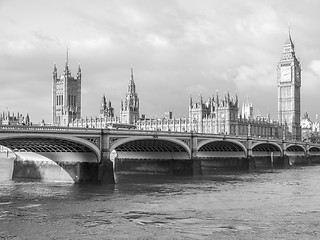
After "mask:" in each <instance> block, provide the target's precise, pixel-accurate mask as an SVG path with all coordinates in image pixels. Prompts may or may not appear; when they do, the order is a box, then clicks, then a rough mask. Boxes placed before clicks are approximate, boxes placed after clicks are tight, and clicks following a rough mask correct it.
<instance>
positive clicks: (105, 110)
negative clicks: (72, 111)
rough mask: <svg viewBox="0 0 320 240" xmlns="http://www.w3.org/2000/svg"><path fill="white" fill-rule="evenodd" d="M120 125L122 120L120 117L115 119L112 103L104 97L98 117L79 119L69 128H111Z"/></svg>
mask: <svg viewBox="0 0 320 240" xmlns="http://www.w3.org/2000/svg"><path fill="white" fill-rule="evenodd" d="M119 123H120V119H119V117H115V115H114V108H113V107H112V104H111V101H110V100H108V101H107V100H106V96H105V95H103V97H102V100H101V105H100V114H99V116H98V117H84V118H77V119H75V120H74V121H73V122H71V123H69V126H70V127H81V128H110V127H113V126H114V125H115V124H119Z"/></svg>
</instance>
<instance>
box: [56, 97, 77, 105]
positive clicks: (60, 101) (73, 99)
mask: <svg viewBox="0 0 320 240" xmlns="http://www.w3.org/2000/svg"><path fill="white" fill-rule="evenodd" d="M76 101H77V98H76V96H74V95H69V96H68V105H69V106H76ZM56 103H57V105H63V95H58V96H57V99H56Z"/></svg>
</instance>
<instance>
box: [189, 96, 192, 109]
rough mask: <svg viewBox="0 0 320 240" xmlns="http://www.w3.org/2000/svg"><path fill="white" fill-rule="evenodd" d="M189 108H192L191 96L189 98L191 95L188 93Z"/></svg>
mask: <svg viewBox="0 0 320 240" xmlns="http://www.w3.org/2000/svg"><path fill="white" fill-rule="evenodd" d="M189 106H190V107H192V96H191V93H190V98H189Z"/></svg>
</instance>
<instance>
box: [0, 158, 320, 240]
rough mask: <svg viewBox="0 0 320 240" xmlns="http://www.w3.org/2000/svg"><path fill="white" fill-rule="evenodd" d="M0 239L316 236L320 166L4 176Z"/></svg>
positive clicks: (0, 188) (319, 212)
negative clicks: (80, 177)
mask: <svg viewBox="0 0 320 240" xmlns="http://www.w3.org/2000/svg"><path fill="white" fill-rule="evenodd" d="M4 165H5V166H7V168H9V169H10V166H9V164H8V163H7V164H3V162H2V163H1V164H0V166H1V168H0V169H1V170H0V176H1V179H0V237H1V238H3V239H48V238H51V239H319V236H320V233H319V226H320V201H319V200H320V184H319V183H320V166H310V167H300V168H296V169H288V170H275V171H274V172H273V173H270V172H265V173H261V172H260V173H257V172H255V173H239V172H235V173H230V172H229V173H216V174H214V175H206V176H196V177H192V176H178V177H174V176H154V175H147V176H141V175H140V176H139V175H121V176H117V184H115V185H109V186H97V185H78V184H70V183H42V182H30V181H28V182H25V181H20V182H19V181H12V180H9V179H6V180H5V179H4V177H3V176H4V175H3V173H4V172H5V171H4V170H5V168H4Z"/></svg>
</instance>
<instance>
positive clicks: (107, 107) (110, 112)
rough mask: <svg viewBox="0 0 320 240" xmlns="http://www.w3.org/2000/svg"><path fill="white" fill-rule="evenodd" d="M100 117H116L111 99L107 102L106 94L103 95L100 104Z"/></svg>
mask: <svg viewBox="0 0 320 240" xmlns="http://www.w3.org/2000/svg"><path fill="white" fill-rule="evenodd" d="M99 117H110V118H113V117H114V108H113V107H112V106H111V101H110V99H109V100H108V102H107V99H106V96H105V95H103V97H102V100H101V106H100V115H99Z"/></svg>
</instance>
